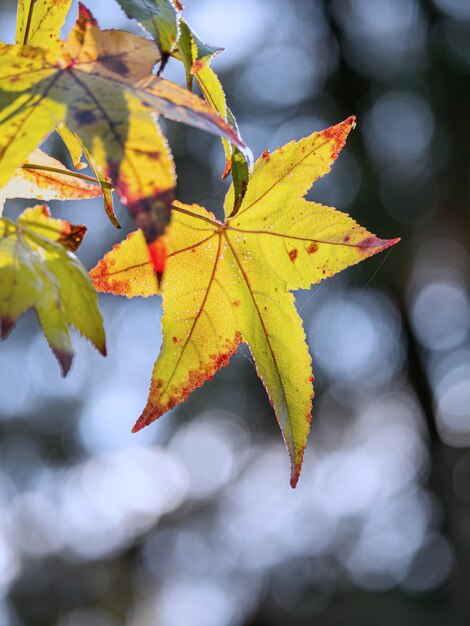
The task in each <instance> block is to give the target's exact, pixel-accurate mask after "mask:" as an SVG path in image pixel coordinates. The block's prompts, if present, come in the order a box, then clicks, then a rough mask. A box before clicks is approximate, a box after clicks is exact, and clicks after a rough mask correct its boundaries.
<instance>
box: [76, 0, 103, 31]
mask: <svg viewBox="0 0 470 626" xmlns="http://www.w3.org/2000/svg"><path fill="white" fill-rule="evenodd" d="M78 19H79V21H81V24H80V26H82V27H83V26H85V25H86V24H91V25H92V26H98V22H97V21H96V20H95V18H94V17H93V14H92V12H91V11H90V10H89V9H87V7H86V6H85V5H84V4H83V2H79V3H78Z"/></svg>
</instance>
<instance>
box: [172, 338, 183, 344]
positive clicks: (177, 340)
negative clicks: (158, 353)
mask: <svg viewBox="0 0 470 626" xmlns="http://www.w3.org/2000/svg"><path fill="white" fill-rule="evenodd" d="M172 341H173V343H181V339H178V337H172Z"/></svg>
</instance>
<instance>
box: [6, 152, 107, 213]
mask: <svg viewBox="0 0 470 626" xmlns="http://www.w3.org/2000/svg"><path fill="white" fill-rule="evenodd" d="M62 172H63V173H62ZM89 178H90V177H89V176H83V175H77V174H75V173H74V172H71V171H70V170H68V169H67V168H66V167H65V165H63V164H62V163H61V162H60V161H58V160H57V159H54V158H53V157H51V156H49V155H48V154H46V153H45V152H43V151H42V150H41V149H40V148H35V149H34V150H33V151H32V152H31V154H30V155H29V157H28V158H27V159H26V161H25V163H24V165H23V166H22V167H20V168H18V169H17V170H16V172H15V173H14V174H13V176H12V177H11V178H10V180H9V181H8V183H7V184H6V185H5V186H4V187H2V188H0V216H1V215H2V212H3V206H4V202H5V200H8V199H9V198H36V199H37V200H84V199H86V198H96V197H98V196H100V195H101V188H100V187H99V186H98V185H95V184H90V183H89V182H88V180H89Z"/></svg>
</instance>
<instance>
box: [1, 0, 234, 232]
mask: <svg viewBox="0 0 470 626" xmlns="http://www.w3.org/2000/svg"><path fill="white" fill-rule="evenodd" d="M35 6H36V5H35ZM159 58H160V53H159V50H158V47H157V46H156V45H155V43H154V42H153V41H149V40H147V39H143V38H142V37H138V36H136V35H133V34H130V33H127V32H123V31H118V30H105V31H102V30H100V29H99V27H98V25H97V23H96V20H94V18H93V16H92V15H91V13H90V12H89V11H88V10H87V9H86V8H85V7H84V6H83V5H81V4H80V11H79V17H78V20H77V23H76V25H75V27H74V28H73V29H72V31H71V32H70V34H69V36H68V38H67V40H66V41H65V42H63V45H62V46H61V47H60V48H58V49H57V48H56V47H53V48H52V49H51V50H49V49H47V48H45V47H43V48H41V47H33V46H30V45H19V44H17V45H11V46H10V45H5V46H3V47H2V50H1V54H0V186H2V185H4V184H6V183H7V182H8V180H9V178H10V177H11V176H12V175H13V173H14V171H15V169H16V168H17V167H19V166H20V165H22V164H23V163H24V161H25V159H26V158H27V156H28V154H29V153H30V152H31V150H32V149H33V148H35V147H36V146H37V145H38V144H39V143H40V142H41V141H42V140H43V139H45V137H47V136H48V134H49V133H50V132H52V131H53V130H54V129H56V128H62V125H63V124H65V125H66V127H67V128H68V129H69V130H70V131H72V132H73V133H75V135H76V136H77V137H78V139H79V140H80V143H81V144H82V145H83V146H84V147H85V148H86V150H87V151H88V152H89V154H90V155H91V157H92V159H93V163H94V167H95V168H96V170H97V172H98V173H99V174H100V176H101V177H102V179H104V180H109V181H111V183H112V185H113V186H114V187H115V188H116V191H117V193H118V195H119V197H120V199H121V201H122V202H123V204H124V205H125V206H127V208H128V210H129V211H130V213H131V215H132V216H133V218H134V220H135V222H136V224H137V226H138V227H140V228H141V229H142V230H143V232H144V235H145V238H146V240H147V242H148V243H152V242H153V241H155V239H157V238H158V236H159V235H161V234H162V233H163V232H164V230H165V228H166V226H167V224H168V222H169V220H170V209H171V202H172V200H173V197H174V188H175V183H176V176H175V170H174V164H173V159H172V156H171V153H170V150H169V148H168V145H167V142H166V139H165V137H164V136H163V134H162V132H161V130H160V128H159V126H158V124H157V123H156V121H155V118H156V116H159V115H163V116H164V117H167V118H169V119H172V120H176V121H179V122H183V123H187V124H190V125H192V126H195V127H198V128H201V129H203V130H206V131H208V132H211V133H215V134H216V135H222V136H225V137H227V138H228V139H229V140H230V141H233V142H234V143H235V144H237V145H239V146H240V147H243V143H242V141H241V139H240V138H239V136H238V134H237V133H236V132H235V131H234V129H233V128H232V126H231V125H230V124H227V122H226V121H225V120H224V119H222V118H221V117H220V115H218V114H217V113H215V112H214V111H213V110H212V109H211V108H210V107H209V106H208V105H207V104H206V103H205V102H204V101H203V100H202V99H201V98H198V97H197V96H196V95H194V94H192V93H190V92H188V91H187V90H186V89H183V88H181V87H179V86H178V85H176V84H174V83H171V82H169V81H166V80H164V79H162V78H159V77H158V76H156V75H155V74H153V68H154V66H155V63H156V62H157V61H158V60H159Z"/></svg>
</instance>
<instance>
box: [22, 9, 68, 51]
mask: <svg viewBox="0 0 470 626" xmlns="http://www.w3.org/2000/svg"><path fill="white" fill-rule="evenodd" d="M71 4H72V0H19V1H18V11H17V16H16V38H15V41H16V43H19V44H22V45H24V44H27V43H28V44H30V45H31V46H39V47H41V48H47V49H49V50H52V49H57V50H58V49H60V46H61V42H60V40H59V35H60V30H61V28H62V26H63V25H64V22H65V18H66V17H67V13H68V12H69V9H70V6H71Z"/></svg>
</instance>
